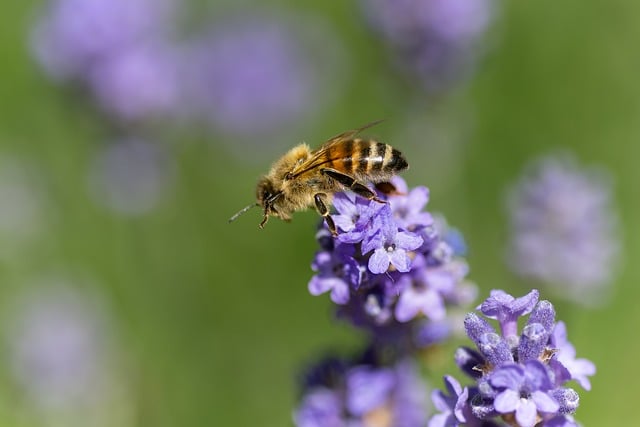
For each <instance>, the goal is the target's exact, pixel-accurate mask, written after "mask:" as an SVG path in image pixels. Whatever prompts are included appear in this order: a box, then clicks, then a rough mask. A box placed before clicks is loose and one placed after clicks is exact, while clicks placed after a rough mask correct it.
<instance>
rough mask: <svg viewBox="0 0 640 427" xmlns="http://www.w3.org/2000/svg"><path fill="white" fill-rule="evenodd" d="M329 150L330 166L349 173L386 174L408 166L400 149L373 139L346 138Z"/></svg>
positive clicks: (358, 174) (371, 175)
mask: <svg viewBox="0 0 640 427" xmlns="http://www.w3.org/2000/svg"><path fill="white" fill-rule="evenodd" d="M331 151H332V152H331V153H327V154H328V155H329V156H330V158H331V159H333V160H332V161H331V163H332V164H331V167H333V168H334V169H337V170H339V171H342V172H344V173H347V174H349V175H356V176H369V177H372V178H373V177H375V176H377V175H384V176H387V175H389V174H393V173H395V172H399V171H401V170H404V169H406V168H407V167H408V166H409V165H408V164H407V161H406V160H405V159H404V157H403V156H402V153H400V151H398V150H396V149H395V148H393V147H391V146H390V145H387V144H384V143H382V142H378V141H374V140H368V139H352V140H346V141H344V142H343V143H342V144H339V145H336V146H334V147H332V149H331Z"/></svg>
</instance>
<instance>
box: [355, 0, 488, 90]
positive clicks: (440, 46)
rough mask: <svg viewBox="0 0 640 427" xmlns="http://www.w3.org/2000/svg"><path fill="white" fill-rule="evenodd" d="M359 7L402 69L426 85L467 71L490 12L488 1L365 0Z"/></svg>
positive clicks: (436, 86) (441, 85)
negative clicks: (361, 7) (361, 6)
mask: <svg viewBox="0 0 640 427" xmlns="http://www.w3.org/2000/svg"><path fill="white" fill-rule="evenodd" d="M362 4H363V11H364V13H365V15H366V18H367V20H368V21H369V23H370V26H371V27H372V29H373V30H374V31H376V32H377V33H378V34H379V35H380V36H381V38H382V39H383V40H384V42H385V43H386V44H387V45H388V46H389V50H390V51H391V52H392V54H393V55H394V57H395V60H396V62H397V64H398V66H399V68H401V69H402V70H403V71H405V72H406V73H407V74H408V75H409V76H410V77H412V78H414V79H417V80H418V81H420V82H421V84H422V86H424V87H425V88H427V89H429V90H442V89H445V88H447V87H449V86H450V85H451V84H452V83H454V82H455V81H457V80H459V79H460V77H462V76H464V75H465V74H466V73H468V72H469V70H470V68H471V66H472V65H473V63H474V61H475V59H476V56H477V55H478V52H479V51H480V50H481V49H480V48H479V45H480V41H481V39H482V37H483V35H484V34H485V33H486V31H487V29H488V27H489V25H490V24H491V21H492V18H493V15H494V10H493V9H494V2H493V1H492V0H423V1H415V0H399V1H398V0H374V1H371V0H368V1H363V2H362Z"/></svg>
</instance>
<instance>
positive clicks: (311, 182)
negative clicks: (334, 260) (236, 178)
mask: <svg viewBox="0 0 640 427" xmlns="http://www.w3.org/2000/svg"><path fill="white" fill-rule="evenodd" d="M377 123H379V121H376V122H372V123H369V124H367V125H365V126H362V127H360V128H358V129H354V130H350V131H347V132H343V133H341V134H339V135H336V136H334V137H333V138H331V139H329V140H328V141H326V142H325V143H324V144H322V146H320V147H319V148H318V149H317V150H311V149H310V148H309V146H308V145H307V144H300V145H298V146H296V147H294V148H292V149H291V150H289V151H288V152H287V153H286V154H285V155H284V156H282V157H281V158H280V159H279V160H277V161H276V162H275V163H273V165H272V166H271V169H270V170H269V173H268V174H266V175H264V176H263V177H262V178H261V179H260V181H259V182H258V185H257V187H256V203H253V204H251V205H249V206H247V207H245V208H244V209H242V210H240V211H239V212H238V213H236V214H235V215H234V216H232V217H231V219H229V222H231V221H234V220H235V219H236V218H238V217H239V216H240V215H242V214H243V213H245V212H246V211H248V210H249V209H251V208H252V207H255V206H259V207H262V209H263V218H262V221H261V222H260V224H259V227H260V228H264V226H265V224H266V223H267V221H268V220H269V217H270V216H275V217H278V218H280V219H282V220H284V221H290V220H291V216H292V214H293V213H294V212H296V211H301V210H305V209H308V208H310V207H312V206H314V207H315V209H316V210H317V211H318V213H319V214H320V215H321V216H322V217H323V218H324V220H325V221H326V223H327V226H328V227H329V231H331V234H333V235H334V236H335V235H337V231H336V225H335V223H334V221H333V219H332V218H331V215H330V214H329V207H330V206H331V200H332V197H333V195H334V194H335V193H337V192H340V191H345V190H351V191H353V192H354V193H356V194H357V195H359V196H361V197H364V198H366V199H368V200H375V201H376V202H380V203H386V202H385V201H384V200H381V199H379V198H378V197H376V193H375V192H374V191H373V190H371V189H370V188H369V187H367V186H366V185H365V183H368V182H370V183H373V184H379V183H384V182H386V181H388V180H389V179H390V178H391V177H392V176H393V175H395V174H396V173H398V172H400V171H403V170H405V169H407V168H408V167H409V164H408V163H407V161H406V160H405V158H404V157H403V155H402V153H400V151H398V150H396V149H395V148H393V147H391V146H390V145H387V144H384V143H382V142H379V141H376V140H373V139H366V138H357V137H356V136H357V135H358V133H360V132H361V131H363V130H364V129H367V128H369V127H371V126H373V125H375V124H377Z"/></svg>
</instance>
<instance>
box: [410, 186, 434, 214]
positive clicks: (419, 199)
mask: <svg viewBox="0 0 640 427" xmlns="http://www.w3.org/2000/svg"><path fill="white" fill-rule="evenodd" d="M428 201H429V189H428V188H427V187H423V186H420V187H416V188H414V189H413V190H411V191H410V192H409V194H408V195H407V205H409V206H410V207H411V210H412V211H414V212H417V211H421V210H422V208H424V207H425V206H426V205H427V202H428Z"/></svg>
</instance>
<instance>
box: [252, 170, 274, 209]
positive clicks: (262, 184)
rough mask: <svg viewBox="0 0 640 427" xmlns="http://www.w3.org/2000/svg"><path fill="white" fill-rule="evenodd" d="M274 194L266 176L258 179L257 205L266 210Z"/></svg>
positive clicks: (271, 184) (271, 183)
mask: <svg viewBox="0 0 640 427" xmlns="http://www.w3.org/2000/svg"><path fill="white" fill-rule="evenodd" d="M274 194H275V190H274V188H273V182H271V180H270V179H269V178H268V177H266V176H265V177H263V178H262V179H260V181H259V182H258V186H257V187H256V201H257V202H258V205H260V206H262V207H263V208H267V206H268V205H269V204H270V203H271V200H272V199H273V195H274Z"/></svg>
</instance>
